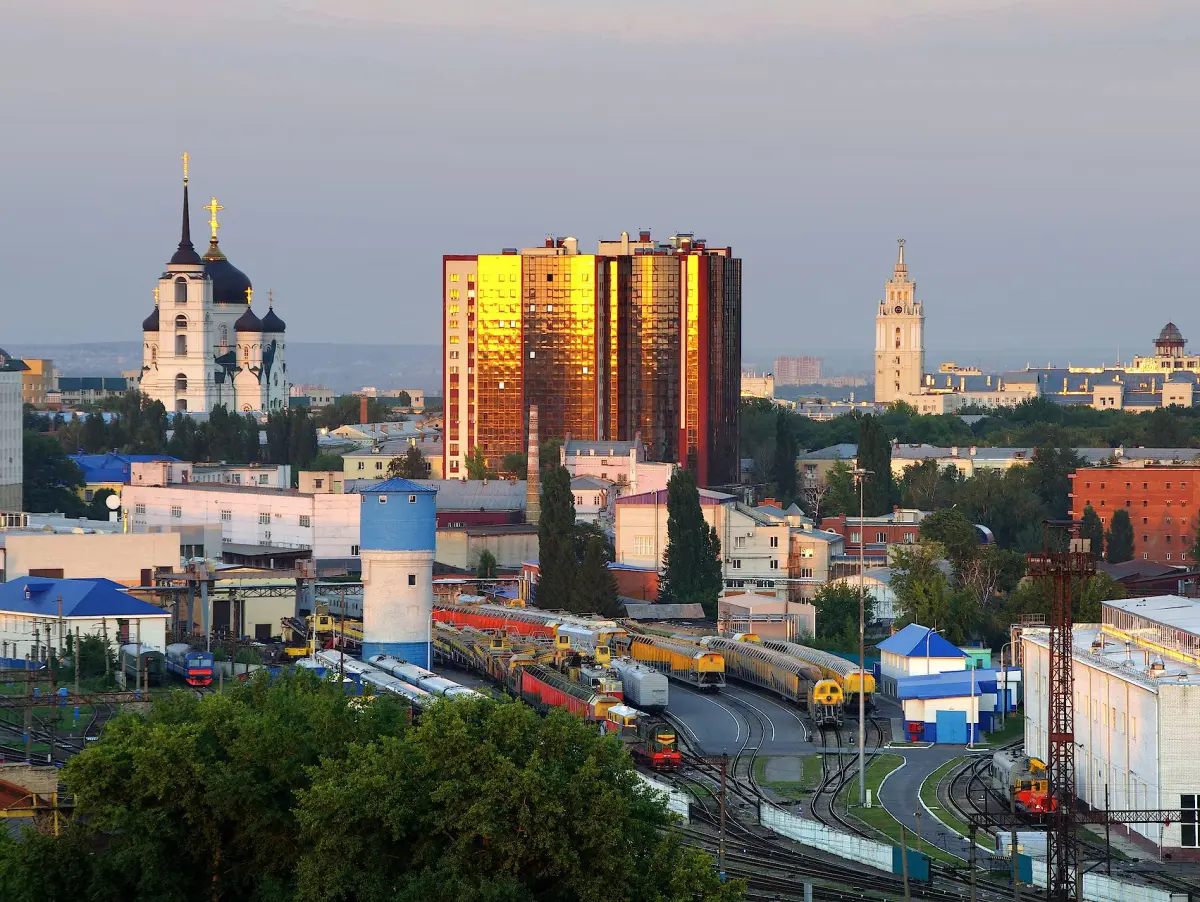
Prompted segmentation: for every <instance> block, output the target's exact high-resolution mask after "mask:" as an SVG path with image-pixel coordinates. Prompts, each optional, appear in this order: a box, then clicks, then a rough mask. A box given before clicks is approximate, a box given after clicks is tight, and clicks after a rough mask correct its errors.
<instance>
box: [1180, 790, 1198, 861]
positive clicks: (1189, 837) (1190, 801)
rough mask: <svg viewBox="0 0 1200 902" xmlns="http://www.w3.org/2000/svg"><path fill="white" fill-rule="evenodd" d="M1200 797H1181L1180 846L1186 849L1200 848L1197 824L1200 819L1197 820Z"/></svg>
mask: <svg viewBox="0 0 1200 902" xmlns="http://www.w3.org/2000/svg"><path fill="white" fill-rule="evenodd" d="M1197 799H1200V795H1191V794H1189V795H1181V796H1180V797H1179V813H1180V817H1179V844H1180V845H1181V846H1183V847H1184V848H1185V849H1194V848H1196V847H1197V846H1200V842H1197V839H1196V823H1197V821H1198V820H1200V818H1197V817H1196V815H1197V812H1198V811H1200V804H1198V803H1197V801H1196V800H1197Z"/></svg>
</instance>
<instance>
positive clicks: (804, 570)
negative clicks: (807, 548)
mask: <svg viewBox="0 0 1200 902" xmlns="http://www.w3.org/2000/svg"><path fill="white" fill-rule="evenodd" d="M800 578H801V579H812V578H813V570H812V567H801V568H800Z"/></svg>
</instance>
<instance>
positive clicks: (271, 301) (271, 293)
mask: <svg viewBox="0 0 1200 902" xmlns="http://www.w3.org/2000/svg"><path fill="white" fill-rule="evenodd" d="M267 306H268V307H274V306H275V289H274V288H268V289H267Z"/></svg>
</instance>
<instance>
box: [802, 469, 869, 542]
mask: <svg viewBox="0 0 1200 902" xmlns="http://www.w3.org/2000/svg"><path fill="white" fill-rule="evenodd" d="M825 484H826V485H827V486H828V487H829V489H828V491H827V492H825V496H824V498H823V499H822V500H821V509H820V513H821V516H822V517H837V516H840V515H842V514H845V515H846V516H855V517H857V516H858V488H857V486H855V484H854V470H853V469H852V468H851V467H850V465H849V464H848V463H846V462H845V461H842V460H838V461H834V463H833V466H832V467H830V468H829V472H828V473H826V474H825ZM809 513H813V511H810V512H809ZM817 525H818V526H819V525H820V524H819V523H818V524H817Z"/></svg>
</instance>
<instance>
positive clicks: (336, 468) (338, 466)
mask: <svg viewBox="0 0 1200 902" xmlns="http://www.w3.org/2000/svg"><path fill="white" fill-rule="evenodd" d="M308 469H310V470H323V471H326V472H328V471H330V470H332V471H333V472H335V473H341V472H342V470H343V469H345V461H344V460H343V459H342V455H340V454H336V453H334V452H333V451H318V452H317V456H316V457H314V458H313V460H312V463H311V464H309V465H308Z"/></svg>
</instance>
